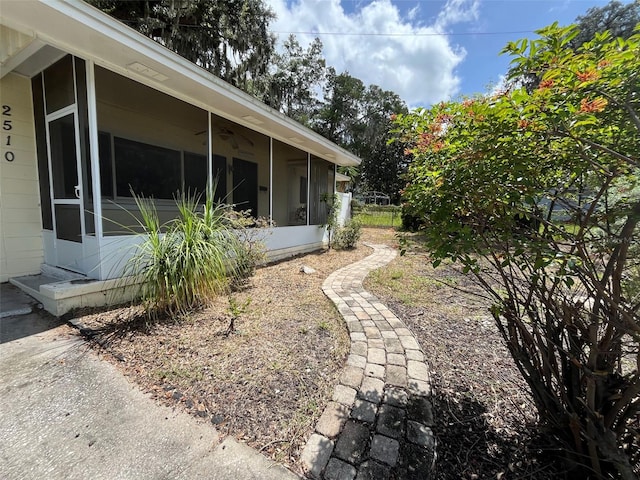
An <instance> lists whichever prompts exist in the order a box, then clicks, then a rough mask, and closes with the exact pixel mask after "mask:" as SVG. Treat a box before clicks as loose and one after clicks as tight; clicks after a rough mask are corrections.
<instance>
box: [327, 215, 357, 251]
mask: <svg viewBox="0 0 640 480" xmlns="http://www.w3.org/2000/svg"><path fill="white" fill-rule="evenodd" d="M361 235H362V221H361V220H360V217H358V216H356V217H353V218H351V219H349V220H347V222H346V223H345V224H344V226H343V227H340V228H338V230H337V231H336V232H335V233H334V235H333V246H334V248H336V249H338V250H344V249H347V248H353V247H355V246H356V243H358V240H359V239H360V236H361Z"/></svg>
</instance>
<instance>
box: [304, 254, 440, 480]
mask: <svg viewBox="0 0 640 480" xmlns="http://www.w3.org/2000/svg"><path fill="white" fill-rule="evenodd" d="M369 246H370V247H372V248H373V249H374V253H373V254H371V255H370V256H368V257H367V258H365V259H364V260H361V261H359V262H356V263H354V264H352V265H348V266H346V267H344V268H341V269H339V270H336V271H335V272H333V273H332V274H331V275H329V277H328V278H327V279H326V280H325V282H324V284H323V286H322V289H323V290H324V292H325V294H326V295H327V296H328V297H329V298H330V299H331V300H332V301H333V302H334V303H335V304H336V306H337V307H338V310H339V311H340V314H341V315H342V317H343V318H344V320H345V321H346V323H347V327H348V328H349V334H350V336H351V353H350V355H349V358H348V359H347V365H346V367H345V368H344V371H343V372H342V375H341V377H340V383H339V384H338V385H337V386H336V388H335V390H334V394H333V399H332V401H331V402H329V404H328V405H327V407H326V408H325V410H324V412H323V413H322V416H321V417H320V419H319V420H318V423H317V424H316V429H315V433H313V434H312V435H311V437H310V438H309V440H308V441H307V445H306V446H305V449H304V450H303V452H302V456H301V463H302V466H303V468H304V469H305V471H306V472H307V475H308V476H309V477H311V478H315V479H323V480H354V479H356V480H365V479H372V480H373V479H375V480H383V479H386V478H403V479H414V478H415V479H420V480H426V479H428V478H429V477H430V472H431V467H432V464H433V460H434V456H435V441H434V437H433V433H432V431H431V428H430V427H431V426H432V425H433V415H432V409H431V402H430V395H431V384H430V380H429V369H428V368H427V364H426V363H425V358H424V354H423V352H422V350H421V349H420V345H419V344H418V342H417V341H416V339H415V337H414V336H413V334H412V333H411V331H410V330H409V329H407V327H406V325H405V324H404V323H403V322H402V321H400V320H399V319H398V317H396V316H395V315H394V314H393V312H391V311H390V310H389V309H388V308H387V307H386V306H385V305H383V304H382V303H381V302H380V301H379V300H378V299H377V298H376V297H375V296H374V295H372V294H370V293H369V292H367V291H365V290H364V288H363V287H362V281H363V280H364V278H365V277H366V276H367V274H368V273H369V272H370V271H371V270H374V269H376V268H380V267H382V266H384V265H386V264H387V263H389V262H390V261H391V260H393V258H394V257H395V256H396V252H395V250H393V249H392V248H390V247H388V246H386V245H369Z"/></svg>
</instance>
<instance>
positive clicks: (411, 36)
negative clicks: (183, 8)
mask: <svg viewBox="0 0 640 480" xmlns="http://www.w3.org/2000/svg"><path fill="white" fill-rule="evenodd" d="M265 1H266V3H267V4H268V5H270V6H271V8H272V9H273V10H274V11H275V13H276V15H277V16H278V19H277V20H276V21H275V22H274V23H272V30H273V31H274V32H276V33H277V35H278V36H279V38H280V39H281V40H283V39H285V38H286V37H287V36H288V33H296V36H297V37H298V39H299V41H300V42H301V44H303V45H306V44H307V43H308V42H310V41H311V40H313V38H314V36H316V35H317V36H318V37H319V38H320V39H321V40H322V42H323V44H324V56H325V58H326V59H327V63H328V64H329V65H331V66H333V67H335V68H336V70H337V71H338V72H342V71H345V70H346V71H349V73H350V74H351V75H353V76H355V77H358V78H360V79H361V80H363V81H364V82H365V84H376V85H379V86H381V87H382V88H384V89H387V90H392V91H394V92H396V93H398V94H399V95H400V96H401V97H402V98H403V99H404V100H405V101H406V102H407V103H408V104H409V106H411V107H416V106H427V105H429V104H431V103H435V102H438V101H441V100H446V99H449V98H455V97H457V96H458V95H471V94H473V93H477V92H485V91H487V89H489V88H490V86H491V85H495V84H497V83H498V82H500V79H501V75H503V74H504V73H505V72H506V71H507V69H508V64H509V59H508V58H507V57H505V56H500V55H499V52H500V50H501V49H502V48H503V47H504V46H505V45H506V43H507V42H508V41H510V40H517V39H518V38H522V37H533V36H534V35H535V34H533V33H528V32H533V31H534V30H537V29H539V28H541V27H543V26H546V25H549V24H551V23H553V22H554V21H558V22H559V23H560V24H562V25H566V24H569V23H573V21H574V20H575V18H576V17H577V16H578V15H583V14H584V13H585V12H586V11H587V10H588V9H589V8H590V7H593V6H598V7H602V6H604V5H606V4H607V3H608V1H601V0H555V1H553V0H373V1H372V0H265ZM623 1H624V3H627V2H628V1H631V0H626V1H625V0H623ZM301 32H309V33H301ZM314 32H315V34H316V35H314ZM509 32H514V33H509ZM515 32H523V33H515ZM318 33H320V34H318ZM323 33H324V34H323Z"/></svg>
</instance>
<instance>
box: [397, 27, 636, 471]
mask: <svg viewBox="0 0 640 480" xmlns="http://www.w3.org/2000/svg"><path fill="white" fill-rule="evenodd" d="M536 33H537V34H538V35H539V38H537V39H535V40H527V39H524V40H520V41H518V42H511V43H509V44H508V46H507V47H506V48H505V52H506V53H508V54H509V55H511V57H512V78H511V80H513V81H514V82H513V83H512V84H511V86H510V87H508V88H506V89H505V90H504V91H500V92H496V93H495V94H493V95H486V96H478V97H475V98H469V99H465V100H463V101H460V102H443V103H440V104H438V105H434V106H433V107H431V108H430V109H429V110H420V111H417V112H414V113H412V114H410V115H402V116H398V120H397V125H398V133H399V134H400V138H401V139H402V140H403V141H405V142H410V143H411V145H412V146H411V149H410V151H411V153H412V154H413V161H412V163H411V165H410V167H409V172H408V175H407V188H406V189H405V190H404V201H405V202H406V203H407V205H408V206H409V207H410V208H409V209H408V213H410V214H412V215H413V216H416V217H418V218H419V219H420V220H421V223H422V232H423V234H424V235H423V239H424V241H425V242H426V245H427V247H428V249H429V250H430V254H431V258H432V259H433V261H434V266H437V264H439V263H440V262H441V261H445V260H450V261H452V262H456V263H459V264H460V265H461V266H462V269H463V271H464V272H465V273H470V274H471V275H474V276H475V278H476V280H477V281H478V283H479V284H480V285H481V287H482V288H483V290H484V293H486V294H487V296H488V297H489V298H491V299H492V300H493V306H492V307H491V309H490V312H491V314H492V316H493V318H494V320H495V323H496V326H497V327H498V329H499V331H500V334H501V335H502V337H503V339H504V341H505V344H506V345H507V347H508V348H509V351H510V352H511V354H512V356H513V359H514V361H515V364H516V366H517V367H518V369H519V370H520V372H521V373H522V375H523V377H524V379H525V380H526V382H527V384H528V386H529V390H530V392H531V396H532V398H533V400H534V402H535V405H536V407H537V411H538V413H539V416H540V424H541V427H542V428H544V429H545V432H546V434H547V438H549V439H550V440H551V441H553V442H555V444H556V445H555V448H557V450H558V451H559V452H562V454H563V456H564V457H565V460H566V465H567V468H568V469H570V470H571V471H570V472H569V473H568V474H567V478H594V479H595V478H597V479H604V478H621V479H625V480H627V479H629V480H631V479H637V478H638V476H639V475H640V435H638V431H639V425H640V417H639V413H640V372H639V366H640V294H639V293H638V284H639V282H638V279H639V271H638V270H639V267H638V245H639V241H638V240H639V238H640V191H639V190H638V187H637V185H638V178H639V177H640V159H639V158H638V151H639V149H638V138H639V134H640V95H639V94H638V92H640V89H639V85H640V84H639V79H640V26H637V27H636V30H635V34H634V35H632V36H631V37H630V38H628V39H626V40H624V39H621V38H612V37H611V35H610V34H609V33H608V32H602V33H597V34H596V35H595V36H594V38H593V40H591V41H589V42H587V43H585V44H583V45H582V46H580V47H579V48H577V49H573V48H572V47H571V42H572V40H573V39H574V38H576V35H577V34H578V31H577V30H576V28H575V27H558V26H557V25H552V26H550V27H547V28H545V29H543V30H540V31H538V32H536ZM534 77H535V78H537V79H539V82H538V83H537V87H535V88H532V89H530V90H528V89H527V88H526V86H522V85H521V83H520V81H519V80H521V79H522V78H534Z"/></svg>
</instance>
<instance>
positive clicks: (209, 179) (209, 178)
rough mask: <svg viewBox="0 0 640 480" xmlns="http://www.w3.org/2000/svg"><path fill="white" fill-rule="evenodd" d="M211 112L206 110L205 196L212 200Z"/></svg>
mask: <svg viewBox="0 0 640 480" xmlns="http://www.w3.org/2000/svg"><path fill="white" fill-rule="evenodd" d="M211 115H212V114H211V112H207V197H209V196H211V199H212V200H213V135H212V132H211Z"/></svg>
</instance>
